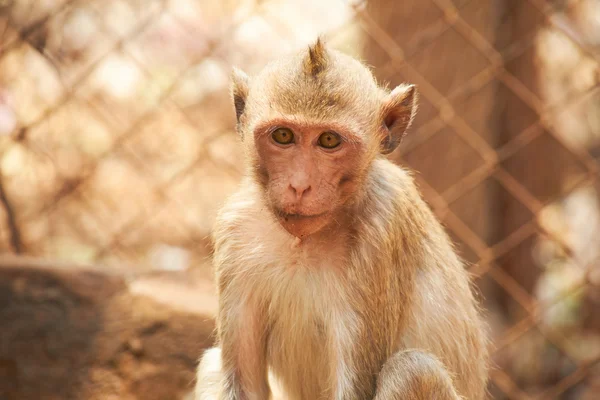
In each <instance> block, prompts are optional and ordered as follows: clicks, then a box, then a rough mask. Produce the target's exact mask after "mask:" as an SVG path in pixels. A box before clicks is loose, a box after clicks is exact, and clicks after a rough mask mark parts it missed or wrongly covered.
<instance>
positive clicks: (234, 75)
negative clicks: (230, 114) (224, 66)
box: [231, 67, 250, 124]
mask: <svg viewBox="0 0 600 400" xmlns="http://www.w3.org/2000/svg"><path fill="white" fill-rule="evenodd" d="M231 81H232V86H231V93H232V96H233V105H234V107H235V117H236V118H237V122H238V124H239V122H240V119H241V118H242V114H243V113H244V109H245V108H246V98H247V97H248V90H249V87H250V78H248V75H246V73H245V72H244V71H242V70H240V69H237V68H235V67H234V68H233V71H232V72H231Z"/></svg>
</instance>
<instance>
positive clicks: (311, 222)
mask: <svg viewBox="0 0 600 400" xmlns="http://www.w3.org/2000/svg"><path fill="white" fill-rule="evenodd" d="M278 219H279V223H280V224H281V226H282V227H283V229H285V230H286V231H287V232H288V233H289V234H290V235H292V236H295V237H297V238H300V239H304V238H306V237H308V236H310V235H313V234H315V233H318V232H320V231H321V230H322V229H323V228H325V227H326V226H327V225H329V223H330V218H329V214H328V213H325V214H319V215H314V216H306V215H297V214H284V215H280V216H279V217H278Z"/></svg>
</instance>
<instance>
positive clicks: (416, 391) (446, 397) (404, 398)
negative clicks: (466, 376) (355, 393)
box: [374, 350, 462, 400]
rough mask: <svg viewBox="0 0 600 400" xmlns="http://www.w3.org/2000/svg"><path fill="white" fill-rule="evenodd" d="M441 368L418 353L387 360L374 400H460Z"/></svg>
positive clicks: (403, 353)
mask: <svg viewBox="0 0 600 400" xmlns="http://www.w3.org/2000/svg"><path fill="white" fill-rule="evenodd" d="M461 399H462V398H461V397H460V396H459V395H458V394H457V393H456V390H455V389H454V385H453V383H452V378H451V377H450V375H449V374H448V371H447V370H446V368H445V367H444V365H443V364H442V363H441V362H440V361H439V360H438V359H437V358H435V357H434V356H433V355H431V354H429V353H426V352H423V351H419V350H405V351H400V352H398V353H396V354H394V355H393V356H392V357H390V358H389V359H388V360H387V361H386V363H385V365H384V366H383V368H382V370H381V373H380V374H379V378H378V380H377V394H376V395H375V399H374V400H461Z"/></svg>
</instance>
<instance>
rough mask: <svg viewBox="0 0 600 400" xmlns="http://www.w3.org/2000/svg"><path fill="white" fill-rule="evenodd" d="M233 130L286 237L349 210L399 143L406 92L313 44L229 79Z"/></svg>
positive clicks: (408, 115) (407, 112)
mask: <svg viewBox="0 0 600 400" xmlns="http://www.w3.org/2000/svg"><path fill="white" fill-rule="evenodd" d="M232 94H233V101H234V106H235V112H236V118H237V123H238V126H237V129H238V132H239V133H240V135H241V136H242V139H243V141H244V143H245V147H246V152H247V154H248V155H249V157H248V159H249V160H250V162H251V168H252V170H253V172H254V173H255V176H256V177H257V180H258V182H259V183H260V184H261V185H262V187H263V193H264V194H265V198H266V200H267V204H268V206H269V208H270V209H271V210H272V211H273V213H274V215H275V216H276V217H277V219H278V220H279V222H280V223H281V225H282V226H283V227H284V228H285V229H286V230H287V231H288V232H289V233H290V234H292V235H294V236H296V237H300V238H302V237H306V236H308V235H312V234H314V233H316V232H319V231H321V230H323V229H324V228H325V227H327V226H332V224H343V223H344V222H345V220H346V218H347V217H349V216H351V215H350V212H349V211H348V210H349V208H348V207H347V205H349V204H351V203H353V201H354V200H356V199H357V198H359V197H360V196H361V195H362V193H364V190H363V189H364V187H363V186H364V182H365V176H366V174H367V172H368V170H369V166H370V165H371V162H372V161H373V160H374V159H375V158H376V157H377V156H379V155H380V154H388V153H390V152H392V151H393V150H394V149H395V148H396V147H397V146H398V144H399V143H400V140H401V139H402V136H403V135H404V133H405V131H406V129H407V128H408V126H409V125H410V123H411V121H412V119H413V116H414V113H415V110H416V90H415V88H414V86H411V85H400V86H398V87H396V88H395V89H394V90H393V91H392V92H391V93H390V92H388V91H387V90H385V89H382V88H380V87H379V86H378V85H377V82H376V81H375V79H374V77H373V75H372V73H371V72H370V70H369V69H368V68H367V67H365V66H364V65H363V64H362V63H360V62H359V61H357V60H355V59H353V58H351V57H349V56H347V55H344V54H342V53H339V52H336V51H330V50H327V49H326V48H325V46H324V45H323V43H321V42H320V41H317V43H316V44H315V45H313V46H311V47H309V49H308V51H303V52H301V53H299V54H297V55H294V56H290V57H289V58H286V59H284V60H281V61H277V62H274V63H272V64H270V65H269V66H267V67H265V69H263V71H261V73H259V74H258V75H257V76H256V77H255V78H254V79H252V80H250V78H249V77H248V76H247V75H246V74H244V73H243V72H241V71H239V70H235V71H234V74H233V86H232Z"/></svg>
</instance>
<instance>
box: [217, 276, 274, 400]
mask: <svg viewBox="0 0 600 400" xmlns="http://www.w3.org/2000/svg"><path fill="white" fill-rule="evenodd" d="M238 289H239V288H238ZM240 295H241V293H240V291H237V290H235V286H234V287H233V288H232V287H229V288H227V289H226V290H225V291H223V292H222V293H221V296H220V300H219V302H220V306H219V308H220V312H219V321H218V323H219V342H220V347H221V358H222V359H221V363H222V373H223V378H222V394H221V396H220V397H219V400H230V399H231V400H233V399H236V400H242V399H243V400H254V399H256V400H263V399H268V398H269V396H270V389H269V385H268V379H267V363H266V334H267V330H266V325H265V322H266V321H265V320H264V313H262V312H261V311H260V310H259V309H258V306H257V305H256V303H254V302H253V301H252V299H249V298H245V299H244V297H245V296H243V295H241V296H240ZM240 297H242V299H240Z"/></svg>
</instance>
